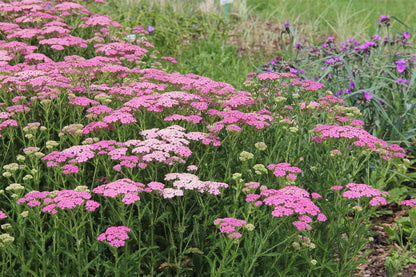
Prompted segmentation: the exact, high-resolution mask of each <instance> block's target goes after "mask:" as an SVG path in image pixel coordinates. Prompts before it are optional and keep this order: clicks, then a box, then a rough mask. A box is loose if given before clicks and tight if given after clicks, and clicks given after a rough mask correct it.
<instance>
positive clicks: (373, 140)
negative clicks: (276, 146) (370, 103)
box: [312, 125, 406, 160]
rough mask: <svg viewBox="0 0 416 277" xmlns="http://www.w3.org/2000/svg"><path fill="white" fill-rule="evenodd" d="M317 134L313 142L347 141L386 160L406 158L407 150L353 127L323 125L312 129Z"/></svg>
mask: <svg viewBox="0 0 416 277" xmlns="http://www.w3.org/2000/svg"><path fill="white" fill-rule="evenodd" d="M312 131H314V132H317V133H318V136H315V137H313V138H312V141H316V142H317V143H322V141H324V140H328V139H332V138H334V139H347V140H351V143H352V144H354V145H355V146H358V147H365V148H367V149H368V150H370V151H373V152H376V153H379V154H380V155H381V157H382V158H383V159H385V160H391V159H392V158H394V157H399V158H404V157H405V154H406V152H405V150H404V149H403V148H401V147H400V146H399V145H397V144H390V145H389V144H388V143H387V142H385V141H384V140H382V139H379V138H377V137H375V136H372V135H371V134H370V133H368V132H367V131H365V130H364V129H361V128H357V127H353V126H339V125H322V126H317V127H315V128H313V129H312Z"/></svg>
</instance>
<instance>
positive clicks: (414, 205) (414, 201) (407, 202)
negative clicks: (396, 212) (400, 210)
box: [400, 199, 416, 208]
mask: <svg viewBox="0 0 416 277" xmlns="http://www.w3.org/2000/svg"><path fill="white" fill-rule="evenodd" d="M400 205H406V206H409V207H412V208H416V199H409V200H403V201H402V202H400Z"/></svg>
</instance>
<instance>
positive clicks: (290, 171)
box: [267, 163, 302, 181]
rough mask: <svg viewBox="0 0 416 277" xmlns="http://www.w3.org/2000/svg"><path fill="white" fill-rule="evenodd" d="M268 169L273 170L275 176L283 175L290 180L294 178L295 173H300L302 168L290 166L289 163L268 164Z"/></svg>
mask: <svg viewBox="0 0 416 277" xmlns="http://www.w3.org/2000/svg"><path fill="white" fill-rule="evenodd" d="M267 168H268V169H270V170H273V174H274V175H275V176H276V177H285V176H286V178H287V179H289V180H291V181H295V180H296V178H297V177H296V175H295V174H298V173H301V172H302V170H301V169H300V168H298V167H296V166H292V165H291V164H289V163H279V164H269V165H268V166H267Z"/></svg>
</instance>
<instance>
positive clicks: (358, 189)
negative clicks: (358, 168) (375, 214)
mask: <svg viewBox="0 0 416 277" xmlns="http://www.w3.org/2000/svg"><path fill="white" fill-rule="evenodd" d="M345 187H346V188H347V189H348V190H346V191H344V192H343V193H342V196H343V197H345V198H348V199H357V198H361V197H368V198H372V199H371V200H370V202H369V203H370V205H371V206H379V205H386V204H387V203H386V199H385V198H384V197H382V196H388V195H389V193H388V192H386V191H380V190H378V189H375V188H372V187H370V186H368V185H366V184H356V183H349V184H347V185H346V186H345Z"/></svg>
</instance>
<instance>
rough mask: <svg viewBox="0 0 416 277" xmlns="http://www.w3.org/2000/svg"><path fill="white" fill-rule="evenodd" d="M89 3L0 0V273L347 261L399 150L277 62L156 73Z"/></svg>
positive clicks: (173, 271) (127, 36) (329, 271)
mask: <svg viewBox="0 0 416 277" xmlns="http://www.w3.org/2000/svg"><path fill="white" fill-rule="evenodd" d="M96 2H98V3H88V5H89V6H88V7H87V6H85V5H82V4H79V3H75V2H44V1H37V0H27V1H23V2H16V3H12V4H5V3H3V4H0V11H1V12H0V16H1V23H0V30H1V41H0V49H1V50H0V54H1V56H0V57H1V63H0V72H1V75H0V82H1V87H0V101H1V105H0V111H1V112H0V120H1V122H0V131H1V132H0V135H1V137H0V139H1V144H0V147H1V151H0V161H1V164H0V166H1V167H0V168H1V169H2V170H1V177H0V183H1V184H3V185H2V187H1V191H0V192H1V193H0V197H1V202H0V203H1V206H0V220H1V224H2V225H1V228H2V231H1V232H2V233H1V234H0V256H1V260H0V263H1V266H0V270H1V275H2V276H25V275H35V276H51V275H58V276H77V275H78V276H90V275H95V276H114V275H115V276H135V275H151V276H276V275H277V276H300V275H303V276H322V275H335V276H348V275H351V274H353V272H354V271H355V269H356V266H357V265H358V264H359V263H361V262H362V261H363V256H362V255H360V250H362V249H363V247H364V245H365V243H366V242H367V241H368V240H369V239H370V238H369V233H368V231H369V230H370V229H371V227H372V224H373V223H372V222H371V221H370V218H371V217H372V216H373V215H374V214H376V212H377V209H382V207H383V205H385V204H386V203H387V201H389V200H390V199H389V197H390V196H389V192H388V191H391V190H393V189H396V188H399V187H400V184H401V183H402V182H403V181H404V180H405V176H404V173H405V172H406V170H407V168H408V167H409V165H410V161H408V160H406V159H405V150H404V149H403V148H401V147H400V146H399V145H397V144H389V143H387V142H386V141H384V140H383V139H380V138H377V137H376V136H373V135H372V134H370V133H368V132H367V131H365V130H364V129H363V128H362V126H363V124H364V123H363V121H361V119H360V118H361V113H360V111H359V109H358V108H356V107H350V106H348V105H346V104H345V102H344V100H342V99H339V98H338V97H336V96H335V95H333V93H332V92H330V91H327V89H326V88H325V85H323V84H321V83H319V82H315V81H312V80H302V79H300V78H298V77H297V76H296V75H295V74H292V73H272V72H269V73H260V74H256V73H250V74H248V78H247V80H246V81H245V82H244V86H245V87H246V89H245V91H243V90H237V89H235V88H234V87H233V86H232V85H230V84H228V83H225V82H220V81H214V80H211V79H210V78H208V77H205V76H201V75H197V74H194V73H188V74H180V73H171V72H168V71H167V70H166V68H169V66H170V64H171V63H172V64H175V63H176V62H177V61H176V60H175V58H173V57H170V56H163V55H162V54H161V53H160V52H159V51H158V50H157V49H156V48H155V47H154V45H152V44H151V43H150V42H149V41H148V40H147V36H149V33H151V32H153V31H154V30H152V29H151V28H150V29H149V28H148V26H146V25H145V26H144V27H141V26H140V25H138V26H123V25H122V24H120V23H119V22H117V21H116V20H113V19H112V18H111V17H110V16H108V15H102V14H93V13H91V11H90V9H91V10H92V9H96V5H101V4H99V2H102V1H100V0H96ZM89 7H92V8H89ZM152 27H153V26H152ZM132 35H135V36H134V37H133V36H132ZM405 196H406V198H407V201H406V202H401V203H402V204H403V205H405V206H409V209H413V208H414V206H415V202H416V200H415V199H409V198H412V195H411V194H410V193H407V192H406V195H405ZM413 197H414V195H413Z"/></svg>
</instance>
